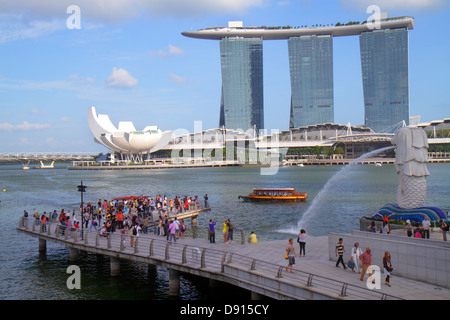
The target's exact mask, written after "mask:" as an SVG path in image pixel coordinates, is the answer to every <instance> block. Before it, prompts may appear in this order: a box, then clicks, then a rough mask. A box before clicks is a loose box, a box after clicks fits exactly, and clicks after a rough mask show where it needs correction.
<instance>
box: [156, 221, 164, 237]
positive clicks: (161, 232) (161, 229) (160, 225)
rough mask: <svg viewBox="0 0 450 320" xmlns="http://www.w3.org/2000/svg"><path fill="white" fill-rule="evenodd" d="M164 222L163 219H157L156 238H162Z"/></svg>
mask: <svg viewBox="0 0 450 320" xmlns="http://www.w3.org/2000/svg"><path fill="white" fill-rule="evenodd" d="M164 235H165V233H164V220H163V217H159V224H158V236H164Z"/></svg>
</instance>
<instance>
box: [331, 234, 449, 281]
mask: <svg viewBox="0 0 450 320" xmlns="http://www.w3.org/2000/svg"><path fill="white" fill-rule="evenodd" d="M339 238H342V239H343V244H344V248H345V251H346V252H345V254H344V261H345V263H347V262H348V260H349V259H350V256H351V249H352V247H353V245H354V244H355V243H356V242H358V243H359V246H360V248H361V250H362V252H364V251H365V249H366V247H370V248H371V250H372V264H373V265H377V266H379V267H380V270H381V271H382V270H383V256H384V252H385V251H389V253H390V254H391V260H392V266H393V268H394V271H393V272H392V273H391V275H392V276H393V277H395V276H396V275H398V276H401V277H404V278H407V279H411V280H418V281H423V282H426V283H430V284H435V285H438V286H441V287H445V288H450V248H449V247H448V245H447V244H446V243H444V242H440V243H439V241H433V240H425V239H412V238H407V237H399V236H391V235H384V234H373V233H371V232H359V231H356V232H352V234H338V233H330V234H329V235H328V247H329V258H330V260H332V261H336V260H337V257H336V254H335V248H336V244H337V243H338V240H339ZM415 240H419V241H415Z"/></svg>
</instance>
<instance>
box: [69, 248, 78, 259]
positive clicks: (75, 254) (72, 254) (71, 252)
mask: <svg viewBox="0 0 450 320" xmlns="http://www.w3.org/2000/svg"><path fill="white" fill-rule="evenodd" d="M77 259H78V250H77V249H74V248H70V249H69V260H70V261H72V262H73V261H76V260H77Z"/></svg>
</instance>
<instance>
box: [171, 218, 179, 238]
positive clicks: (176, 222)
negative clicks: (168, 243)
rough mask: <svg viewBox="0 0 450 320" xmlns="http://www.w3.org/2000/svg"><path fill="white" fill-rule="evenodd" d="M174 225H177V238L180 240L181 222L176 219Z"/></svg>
mask: <svg viewBox="0 0 450 320" xmlns="http://www.w3.org/2000/svg"><path fill="white" fill-rule="evenodd" d="M172 223H173V224H174V225H175V237H176V238H177V239H178V238H179V237H180V221H178V219H177V218H176V217H175V220H173V221H172Z"/></svg>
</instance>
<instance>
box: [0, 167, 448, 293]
mask: <svg viewBox="0 0 450 320" xmlns="http://www.w3.org/2000/svg"><path fill="white" fill-rule="evenodd" d="M341 168H342V167H341V166H304V167H296V166H292V167H280V168H279V169H278V172H277V174H275V175H261V174H260V168H245V167H228V168H202V169H167V170H122V171H76V170H68V169H67V164H56V165H55V168H54V169H31V170H22V166H21V165H0V200H1V203H0V221H1V224H0V230H1V232H0V243H1V246H0V266H1V270H2V272H1V273H0V299H2V300H9V299H14V300H31V299H45V300H60V299H90V300H92V299H99V300H112V299H114V300H116V299H121V300H126V299H160V300H165V299H169V297H168V272H167V270H164V269H163V268H157V270H156V272H155V274H153V275H149V274H148V271H147V267H146V266H144V265H142V264H139V263H133V262H127V261H124V262H123V263H122V264H121V275H120V276H119V277H114V278H112V277H110V270H109V259H108V258H106V257H105V258H103V259H102V258H101V257H97V256H95V255H92V254H86V253H80V259H79V260H80V263H77V265H79V266H80V268H81V269H82V270H83V275H82V283H83V288H82V290H69V289H67V286H66V281H67V277H68V274H67V273H66V269H67V267H68V266H69V265H70V262H69V255H68V249H67V248H65V247H63V246H60V245H57V244H53V243H50V242H48V243H47V252H46V253H45V254H40V253H39V252H38V241H37V239H36V238H34V237H30V236H26V235H24V234H21V233H18V232H17V231H16V230H15V228H16V226H17V224H18V221H19V218H20V217H21V216H22V214H23V211H24V210H27V211H28V212H29V213H30V214H31V215H32V214H33V213H34V212H35V211H39V212H40V213H42V212H44V211H47V212H51V211H53V210H55V209H56V210H57V211H60V210H61V209H62V208H65V209H66V211H67V210H71V211H72V210H74V209H76V208H77V207H79V204H80V193H79V192H78V191H77V185H79V184H80V182H81V181H83V184H84V185H86V186H87V190H86V191H87V192H86V193H85V194H84V201H85V202H88V201H90V202H92V203H97V201H98V200H99V199H102V200H103V199H112V198H114V197H118V196H130V195H146V196H153V197H155V196H156V195H158V194H160V195H166V196H167V197H168V198H171V197H174V196H175V195H178V196H185V195H186V196H198V197H199V199H200V200H203V196H204V195H205V194H208V198H209V203H210V206H211V211H209V212H207V213H205V214H202V215H201V216H199V219H198V223H199V225H207V224H208V221H209V219H211V218H215V219H216V220H225V219H231V221H232V222H233V223H234V225H235V226H236V227H237V228H242V229H244V232H245V234H246V235H247V236H248V235H249V234H250V232H251V231H254V232H255V233H256V235H257V237H258V241H259V242H261V241H271V240H283V239H288V238H289V237H294V236H295V234H296V233H297V232H298V230H297V229H298V226H299V222H300V221H301V219H302V217H303V214H304V213H305V212H306V211H307V209H308V207H309V205H310V204H311V203H312V201H313V199H314V198H315V196H316V195H317V194H318V193H319V192H320V191H321V190H322V188H323V187H324V186H325V184H326V183H327V181H328V180H329V179H331V178H332V177H333V176H334V175H335V174H336V173H337V172H338V171H339V170H340V169H341ZM428 169H429V171H430V173H431V176H430V177H428V196H427V201H426V205H428V206H436V207H440V208H441V209H442V210H444V212H447V211H448V210H449V209H450V198H449V190H450V164H429V165H428ZM397 186H398V178H397V175H396V173H395V169H394V166H393V165H383V166H382V167H376V166H373V165H358V166H354V167H353V168H352V169H351V170H346V172H345V175H342V176H340V177H339V179H337V181H333V185H332V186H331V187H330V188H328V189H327V192H326V194H325V195H323V196H321V199H320V201H319V202H318V203H316V204H315V207H314V212H313V213H311V218H308V219H307V221H305V224H302V228H306V229H307V231H308V233H309V234H310V235H311V236H324V235H327V234H328V232H344V233H345V232H351V230H353V229H359V218H360V217H362V216H372V215H374V214H375V213H376V212H377V210H378V209H379V208H381V207H382V206H383V205H385V204H387V203H395V202H396V195H397ZM263 187H265V188H271V187H274V188H275V187H280V188H287V187H294V188H296V190H297V191H299V192H306V193H307V194H308V200H307V201H306V202H299V203H252V202H243V201H242V200H239V199H238V196H240V195H247V194H249V193H251V191H252V190H253V188H263ZM219 238H220V237H219ZM205 287H207V286H203V285H202V283H201V280H199V279H198V278H193V277H190V276H188V275H183V276H182V278H181V287H180V297H179V299H186V300H187V299H189V300H202V299H207V297H208V294H209V292H208V290H207V289H205Z"/></svg>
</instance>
